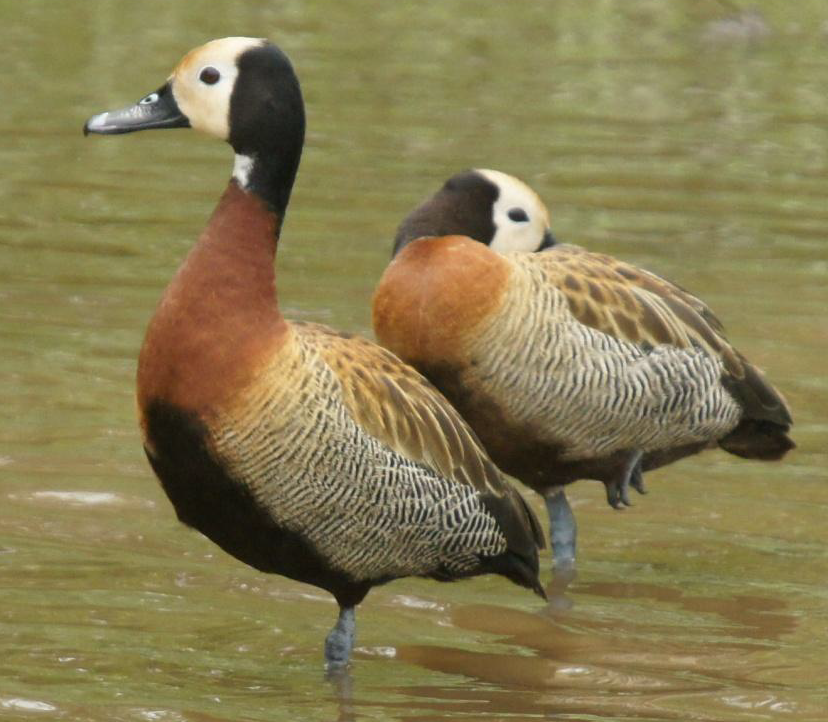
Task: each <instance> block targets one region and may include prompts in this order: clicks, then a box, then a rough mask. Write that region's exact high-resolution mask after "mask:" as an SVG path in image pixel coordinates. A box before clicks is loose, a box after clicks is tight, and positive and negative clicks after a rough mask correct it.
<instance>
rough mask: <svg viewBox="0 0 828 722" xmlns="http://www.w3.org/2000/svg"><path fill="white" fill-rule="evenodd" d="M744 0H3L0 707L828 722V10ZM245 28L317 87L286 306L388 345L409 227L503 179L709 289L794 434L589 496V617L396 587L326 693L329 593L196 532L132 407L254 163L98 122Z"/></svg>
mask: <svg viewBox="0 0 828 722" xmlns="http://www.w3.org/2000/svg"><path fill="white" fill-rule="evenodd" d="M753 5H754V6H756V7H758V9H759V13H760V14H761V18H762V19H757V18H756V17H755V16H745V17H744V18H743V20H742V22H741V23H728V22H726V21H725V22H722V21H723V20H726V18H728V17H729V16H731V15H732V14H733V13H734V12H736V11H738V9H739V7H740V3H738V2H735V1H734V2H714V1H712V0H710V1H707V0H695V1H693V2H691V1H690V0H687V1H686V2H679V1H671V2H662V1H656V0H650V1H644V0H624V1H620V0H600V1H599V0H595V1H593V2H585V1H584V0H559V1H557V2H553V1H551V0H550V1H548V2H541V1H533V0H520V1H518V0H513V1H512V2H504V1H501V2H491V3H484V2H478V1H475V2H471V1H465V0H463V1H456V0H440V2H408V1H405V2H401V1H397V2H391V1H390V0H372V1H370V2H363V1H361V0H360V1H356V0H341V1H339V2H335V1H333V0H331V1H329V2H321V1H310V2H301V1H300V0H293V1H290V2H278V1H276V0H270V1H268V2H263V1H259V0H252V1H249V2H240V1H238V2H232V3H230V2H224V3H222V2H217V1H216V0H210V1H209V2H208V1H207V0H188V1H187V2H183V0H182V1H180V2H172V1H168V2H162V0H141V2H128V1H126V0H120V1H117V0H0V28H2V29H0V37H1V38H2V41H3V49H4V54H3V58H4V63H3V66H4V67H3V73H2V80H1V81H0V83H2V86H1V87H2V97H3V112H2V116H0V118H2V120H0V128H1V129H2V136H0V149H2V156H0V157H2V166H3V173H2V176H0V197H2V202H0V405H1V406H2V413H0V718H2V719H3V720H6V719H9V720H18V719H19V720H29V719H31V720H52V719H55V720H58V719H59V720H95V721H97V720H101V721H103V720H107V721H109V720H130V721H132V720H139V721H140V720H144V721H147V720H148V721H152V720H163V721H167V720H171V721H176V722H177V721H179V720H183V721H186V722H208V721H210V722H211V721H215V720H333V719H339V720H354V719H374V720H406V721H417V722H420V721H422V722H425V721H426V720H444V719H460V720H500V719H509V720H530V719H577V720H626V719H634V720H705V721H708V720H709V721H713V720H715V721H717V722H718V721H730V720H770V719H781V720H820V719H825V718H826V717H828V712H826V710H828V691H827V690H828V587H826V577H827V576H828V553H826V542H828V531H826V518H827V517H826V514H827V513H828V469H827V467H828V451H827V450H826V439H828V422H826V409H828V380H827V379H826V356H828V321H826V308H827V307H828V284H827V283H826V282H828V209H827V208H828V207H826V202H825V199H826V197H828V151H826V148H827V147H828V84H826V78H828V60H826V54H827V53H828V8H826V5H825V3H824V2H819V1H817V0H799V1H797V2H791V0H778V1H771V2H754V3H753ZM234 34H244V35H251V34H253V35H267V36H269V37H271V38H272V39H274V40H276V41H277V42H279V43H280V44H281V45H282V47H283V48H284V49H285V50H286V51H287V52H288V53H289V55H290V56H291V57H292V59H293V60H294V63H295V65H296V68H297V71H298V73H299V75H300V77H301V79H302V82H303V87H304V92H305V97H306V101H307V106H308V120H309V134H308V143H307V147H306V151H305V156H304V160H303V164H302V168H301V170H300V174H299V179H298V182H297V186H296V191H295V193H294V197H293V202H292V205H291V210H290V213H289V216H288V222H287V225H286V227H285V232H284V236H283V242H282V244H281V246H280V256H279V274H278V275H279V286H280V292H281V298H282V306H283V308H284V309H285V311H286V313H287V314H288V315H290V316H291V317H294V318H304V319H312V320H317V321H322V322H325V323H330V324H332V325H334V326H337V327H341V328H345V329H349V330H355V331H359V332H362V333H366V334H370V312H369V308H370V297H371V292H372V289H373V286H374V284H375V282H376V280H377V279H378V277H379V275H380V273H381V272H382V269H383V267H384V265H385V263H386V262H387V258H388V254H389V249H390V243H391V239H392V237H393V232H394V228H395V226H396V224H397V222H398V221H399V220H400V219H401V218H402V216H403V215H404V214H405V213H406V212H407V211H408V210H410V208H412V207H413V205H414V204H416V203H417V202H419V201H420V200H421V199H422V198H423V197H424V196H426V195H428V194H430V193H431V192H432V191H433V190H434V189H435V188H436V187H437V185H438V184H439V183H440V182H441V181H442V180H443V179H444V178H445V177H447V176H448V175H450V174H452V173H454V172H456V171H457V170H460V169H463V168H466V167H469V166H488V167H494V168H498V169H501V170H504V171H507V172H511V173H514V174H516V175H518V176H520V177H522V178H523V179H525V180H526V181H528V182H529V183H530V184H532V185H533V186H534V187H535V188H536V189H537V190H538V191H539V193H540V194H541V196H542V197H543V198H544V199H545V200H546V201H547V203H548V204H549V206H550V208H551V211H552V217H553V225H554V229H555V232H556V234H557V236H558V237H559V238H560V239H562V240H565V241H569V242H576V243H580V244H583V245H587V246H589V247H590V248H592V249H594V250H600V251H605V252H609V253H612V254H615V255H618V256H621V257H623V258H625V259H627V260H629V261H632V262H635V263H638V264H640V265H642V266H645V267H647V268H649V269H651V270H654V271H656V272H659V273H661V274H663V275H666V276H668V277H669V278H672V279H674V280H676V281H677V282H679V283H681V284H682V285H684V286H686V287H688V288H690V289H692V290H694V291H695V292H697V293H698V294H699V295H701V296H702V297H704V298H705V299H706V300H707V301H708V302H709V303H710V304H711V305H712V306H713V308H714V309H715V310H716V311H717V313H718V314H719V315H720V316H721V318H722V319H723V321H724V322H725V324H726V326H727V328H728V330H729V334H730V337H731V338H732V339H733V340H734V341H735V342H736V343H737V345H738V346H739V347H740V348H741V349H742V350H743V351H744V352H745V353H746V354H747V355H748V356H749V357H750V358H752V359H753V360H755V361H756V362H757V363H758V364H759V365H761V366H763V367H764V368H765V369H766V370H767V372H768V374H769V376H770V377H771V378H772V379H773V380H774V382H775V383H776V384H778V386H779V387H780V388H781V389H782V390H783V391H784V393H785V394H786V395H787V396H788V398H789V400H790V403H791V405H792V407H793V410H794V416H795V418H796V426H795V429H794V437H795V439H796V441H797V442H798V444H799V449H798V450H797V451H795V452H794V453H792V454H791V455H790V456H789V458H788V459H787V460H786V461H785V462H784V463H782V464H761V463H756V462H747V461H742V460H739V459H736V458H734V457H730V456H727V455H725V454H723V453H713V452H711V453H707V454H705V455H702V456H700V457H696V458H693V459H688V460H685V461H682V462H680V463H678V464H675V465H673V466H671V467H669V468H666V469H663V470H660V471H658V472H655V473H651V474H649V475H648V483H649V487H650V489H651V493H650V494H649V496H647V497H646V498H639V499H636V505H635V506H634V507H633V508H632V509H629V510H626V511H624V512H621V513H619V512H614V511H613V510H611V509H610V508H609V507H607V506H606V504H605V503H604V501H603V490H602V488H601V487H600V485H599V484H595V483H587V482H582V483H581V484H579V485H576V486H575V487H574V488H572V491H571V498H572V499H573V504H574V505H575V507H576V512H577V514H578V518H579V522H580V544H581V546H580V555H581V556H580V567H579V577H578V579H577V580H576V582H575V583H574V585H573V586H572V588H571V590H570V592H569V594H568V597H569V601H570V602H571V608H570V609H568V610H551V609H545V608H544V606H543V605H542V603H540V602H539V600H537V599H536V598H534V597H532V596H531V595H530V594H527V593H525V592H524V591H522V590H520V589H518V588H516V587H514V586H512V585H509V584H508V583H506V582H504V581H502V580H500V579H496V578H481V579H476V580H473V581H470V582H466V583H462V584H455V585H437V584H435V583H428V582H425V581H418V580H414V581H411V580H405V581H400V582H396V583H394V584H391V585H388V586H386V587H382V588H379V589H376V590H374V591H373V592H372V593H371V594H370V595H369V597H368V599H367V600H366V602H365V603H364V604H363V605H362V606H361V607H360V610H359V613H358V635H359V638H358V645H359V648H358V650H357V652H356V654H355V661H354V664H353V667H352V670H351V675H350V678H349V679H343V680H338V681H335V682H328V681H326V680H325V679H324V675H323V671H322V663H321V649H322V640H323V638H324V635H325V633H326V632H327V630H328V628H329V627H330V625H331V624H332V622H333V620H334V616H335V612H336V608H335V605H334V604H333V602H332V600H331V599H330V598H329V597H327V595H325V594H324V593H322V592H320V591H319V590H316V589H314V588H311V587H306V586H302V585H299V584H295V583H292V582H288V581H286V580H284V579H281V578H278V577H266V576H263V575H261V574H258V573H256V572H254V571H253V570H251V569H248V568H246V567H244V566H242V565H241V564H239V563H238V562H236V561H234V560H233V559H231V558H229V557H227V556H225V555H224V554H223V553H222V552H220V551H219V550H218V549H217V548H215V547H214V546H212V545H211V544H210V543H209V542H208V541H207V540H206V539H204V538H202V537H200V536H199V535H198V534H196V533H195V532H193V531H190V530H188V529H185V528H184V527H182V526H181V525H180V524H178V522H177V521H176V520H175V518H174V515H173V513H172V510H171V507H170V506H169V504H168V502H167V501H166V499H165V497H164V496H163V494H162V492H161V491H160V489H159V487H158V485H157V483H156V482H155V480H154V479H153V477H152V475H151V473H150V470H149V468H148V466H147V464H146V462H145V460H144V458H143V453H142V451H141V448H140V441H139V436H138V432H137V429H136V423H135V412H134V400H133V384H134V375H135V359H136V355H137V351H138V348H139V345H140V342H141V338H142V334H143V329H144V327H145V324H146V322H147V320H148V318H149V316H150V314H151V313H152V309H153V307H154V304H155V302H156V300H157V298H158V296H159V294H160V292H161V290H162V288H163V286H164V285H165V283H166V282H167V280H168V279H169V277H170V276H171V274H172V273H173V271H174V269H175V267H176V265H177V263H178V262H179V260H180V259H181V258H182V256H183V255H184V254H185V253H186V251H187V249H188V247H189V245H190V244H191V243H192V242H193V240H194V238H195V236H196V235H197V233H198V232H199V230H200V228H201V226H202V225H203V223H204V222H205V219H206V217H207V215H208V214H209V212H210V210H211V208H212V207H213V205H214V203H215V201H216V198H217V196H218V194H219V193H220V191H221V189H222V187H223V186H224V183H225V182H226V179H227V177H228V176H229V173H230V166H231V162H232V161H231V156H230V152H229V149H228V148H226V147H222V146H221V144H218V143H216V142H215V141H211V140H208V139H206V138H203V137H201V136H199V135H197V134H195V133H192V132H189V131H170V132H167V133H144V134H138V135H135V136H125V137H120V138H88V139H84V138H83V137H82V135H81V132H80V131H81V126H82V124H83V121H84V120H85V119H86V118H87V117H88V116H89V115H91V114H92V113H95V112H99V111H101V110H106V109H111V108H113V107H119V106H122V105H124V104H126V103H128V102H133V101H134V100H136V99H137V98H139V97H141V96H142V95H143V94H144V93H146V92H149V91H151V90H153V89H155V88H156V87H158V86H159V85H160V84H161V83H162V82H163V80H164V78H165V77H166V75H167V73H168V72H169V70H170V69H171V68H172V66H173V65H174V64H175V63H176V62H177V61H178V59H179V57H180V56H181V55H182V54H183V53H184V52H185V51H187V50H189V49H190V48H191V47H193V46H195V45H198V44H200V43H201V42H203V41H205V40H207V39H210V38H212V37H219V36H224V35H234ZM531 500H532V503H533V504H534V506H535V508H536V509H537V510H538V511H539V512H542V511H543V510H542V506H541V504H540V501H539V499H538V498H537V497H532V499H531ZM544 564H545V567H546V570H545V578H547V579H548V577H549V558H548V556H547V557H546V558H545V562H544Z"/></svg>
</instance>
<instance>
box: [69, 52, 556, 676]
mask: <svg viewBox="0 0 828 722" xmlns="http://www.w3.org/2000/svg"><path fill="white" fill-rule="evenodd" d="M180 127H193V128H196V129H198V130H202V131H204V132H206V133H208V134H210V135H212V136H214V137H217V138H220V139H222V140H225V141H227V142H228V143H229V144H230V145H231V146H232V148H233V150H234V151H235V154H236V156H235V158H236V160H235V165H234V168H233V174H232V178H231V179H230V181H229V183H228V186H227V189H226V190H225V191H224V194H223V195H222V197H221V199H220V200H219V203H218V206H217V207H216V209H215V211H214V212H213V215H212V217H211V218H210V220H209V222H208V223H207V227H206V228H205V230H204V231H203V232H202V234H201V236H200V237H199V239H198V242H197V243H196V245H195V247H194V248H193V249H192V250H191V251H190V253H189V255H188V256H187V258H186V260H185V261H184V262H183V264H182V265H181V267H180V268H179V269H178V272H177V273H176V274H175V276H174V277H173V279H172V281H171V282H170V284H169V286H168V287H167V289H166V291H165V292H164V295H163V297H162V298H161V301H160V303H159V305H158V308H157V310H156V312H155V315H154V316H153V318H152V320H151V321H150V324H149V328H148V329H147V333H146V338H145V340H144V344H143V347H142V349H141V353H140V357H139V360H138V379H137V385H138V393H137V396H138V410H139V415H140V423H141V429H142V432H143V439H144V449H145V450H146V454H147V457H148V458H149V462H150V464H151V465H152V468H153V470H154V471H155V473H156V475H157V476H158V478H159V479H160V481H161V484H162V486H163V488H164V491H165V492H166V494H167V496H168V497H169V498H170V501H171V502H172V504H173V506H174V507H175V511H176V514H177V515H178V518H179V519H180V520H181V521H182V522H184V523H185V524H187V525H189V526H191V527H194V528H195V529H198V530H199V531H200V532H202V533H203V534H205V535H206V536H207V537H209V538H210V539H212V540H213V541H214V542H215V543H216V544H218V545H219V546H220V547H221V548H222V549H224V550H225V551H226V552H228V553H229V554H231V555H233V556H234V557H236V558H237V559H240V560H241V561H243V562H245V563H247V564H249V565H250V566H252V567H254V568H256V569H259V570H261V571H264V572H273V573H276V574H281V575H284V576H286V577H289V578H291V579H296V580H298V581H301V582H307V583H309V584H313V585H316V586H318V587H321V588H322V589H326V590H327V591H329V592H330V593H331V594H332V595H333V596H334V597H335V598H336V601H337V602H338V603H339V607H340V614H339V619H338V621H337V623H336V625H335V626H334V628H333V630H332V631H331V632H330V634H329V635H328V637H327V639H326V643H325V656H326V659H327V661H328V663H329V665H332V666H337V665H343V664H345V663H346V662H347V661H348V659H349V656H350V652H351V649H352V646H353V640H354V628H355V621H354V607H355V606H356V605H357V604H358V603H359V602H360V601H362V599H363V598H364V597H365V595H366V594H367V593H368V591H369V589H370V588H371V587H372V586H374V585H376V584H382V583H385V582H388V581H390V580H392V579H397V578H400V577H405V576H411V575H416V576H422V577H430V578H432V579H437V580H441V581H450V580H454V579H460V578H464V577H469V576H473V575H477V574H484V573H489V572H495V573H498V574H501V575H503V576H505V577H507V578H508V579H510V580H512V581H513V582H515V583H517V584H519V585H522V586H524V587H528V588H529V589H532V590H534V591H536V592H537V593H538V594H540V595H543V590H542V588H541V586H540V584H539V582H538V576H537V574H538V554H537V550H538V546H541V545H542V543H543V541H542V539H543V537H542V532H541V531H540V527H539V525H538V522H537V520H536V519H535V517H534V516H533V514H532V512H531V510H530V509H529V508H528V507H527V506H526V504H525V502H524V501H523V499H522V498H521V497H520V495H519V494H518V493H517V492H516V491H515V490H514V489H513V488H512V487H511V486H510V485H509V484H508V482H506V481H505V480H504V478H503V477H502V475H501V474H500V473H499V472H498V470H497V469H496V467H495V466H494V465H493V463H492V462H491V461H490V460H489V458H488V456H486V454H485V452H484V451H483V450H482V448H481V446H480V444H479V442H478V440H477V438H476V436H475V435H474V433H473V432H472V431H471V430H470V429H469V428H468V426H467V425H466V424H465V422H464V421H463V420H462V418H461V417H460V416H459V415H458V414H457V413H456V412H455V411H454V409H453V408H452V407H451V405H450V404H449V403H448V402H447V401H446V400H445V398H444V397H443V396H442V395H440V393H439V392H438V391H437V390H436V389H434V387H433V386H431V384H429V383H428V381H426V380H425V379H424V378H423V377H422V376H420V375H419V374H418V373H417V372H416V371H414V370H413V369H412V368H410V367H409V366H406V365H405V364H403V363H402V362H400V360H399V359H398V358H396V357H395V356H394V355H392V354H391V353H389V352H388V351H386V350H384V349H382V348H380V347H378V346H376V345H374V344H372V343H370V342H368V341H366V340H363V339H361V338H354V337H351V336H349V335H347V334H341V333H337V332H336V331H333V330H331V329H329V328H327V327H325V326H320V325H316V324H303V323H290V322H288V321H286V320H285V319H284V318H283V316H282V314H281V312H280V311H279V305H278V301H277V296H276V285H275V274H274V260H275V254H276V245H277V241H278V239H279V232H280V229H281V226H282V222H283V220H284V215H285V209H286V207H287V204H288V199H289V197H290V192H291V188H292V186H293V182H294V178H295V175H296V171H297V168H298V165H299V157H300V155H301V152H302V145H303V142H304V131H305V116H304V104H303V101H302V95H301V92H300V89H299V82H298V80H297V78H296V75H295V73H294V71H293V68H292V67H291V64H290V61H289V60H288V58H287V57H286V56H285V55H284V53H282V51H281V50H279V49H278V48H277V47H276V46H274V45H272V44H270V43H268V42H267V41H265V40H261V39H253V38H224V39H221V40H214V41H212V42H209V43H207V44H206V45H204V46H202V47H199V48H197V49H195V50H193V51H192V52H190V53H189V54H188V55H187V56H185V57H184V59H183V60H182V61H181V62H180V63H179V64H178V66H177V67H176V68H175V70H174V71H173V73H172V75H171V76H170V77H169V79H168V81H167V82H166V83H165V84H164V85H163V86H162V87H161V88H159V89H158V90H157V91H155V92H154V93H150V94H149V95H147V96H146V97H144V98H143V99H142V100H140V101H139V102H138V103H137V104H136V105H134V106H132V107H130V108H125V109H123V110H117V111H113V112H109V113H101V114H99V115H96V116H94V117H92V118H90V119H89V121H87V123H86V125H85V127H84V131H85V132H86V133H101V134H115V133H130V132H134V131H139V130H146V129H149V128H180Z"/></svg>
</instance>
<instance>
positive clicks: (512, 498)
mask: <svg viewBox="0 0 828 722" xmlns="http://www.w3.org/2000/svg"><path fill="white" fill-rule="evenodd" d="M481 498H482V500H483V503H484V504H485V506H486V508H487V509H488V510H489V512H491V514H492V516H494V518H495V519H496V520H497V522H498V524H499V526H500V529H501V531H502V532H503V535H504V536H505V537H506V545H507V549H506V551H505V552H503V553H502V554H499V555H498V556H496V557H488V558H486V559H484V560H482V561H483V564H484V567H485V568H486V569H487V571H492V572H494V573H496V574H501V575H503V576H505V577H507V578H508V579H510V580H511V581H513V582H514V583H515V584H518V585H520V586H522V587H526V588H528V589H531V590H532V591H534V592H535V593H536V594H538V595H539V596H541V597H543V598H544V599H545V598H546V595H545V594H544V591H543V587H542V586H541V584H540V580H539V579H538V574H539V572H540V563H539V561H538V550H539V549H543V547H544V544H545V542H544V537H543V529H542V527H541V525H540V522H539V521H538V518H537V517H536V516H535V513H534V512H533V511H532V509H531V508H530V507H529V505H528V504H527V503H526V501H525V500H524V498H523V497H522V496H521V495H520V494H519V493H518V492H517V490H515V489H511V488H510V489H509V493H507V494H505V495H504V496H496V495H494V494H482V495H481Z"/></svg>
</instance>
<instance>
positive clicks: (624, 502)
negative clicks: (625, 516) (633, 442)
mask: <svg viewBox="0 0 828 722" xmlns="http://www.w3.org/2000/svg"><path fill="white" fill-rule="evenodd" d="M643 456H644V452H643V451H634V452H633V453H632V455H631V456H630V458H629V461H628V462H627V464H626V465H625V466H624V470H623V471H622V473H621V475H620V478H618V479H613V480H612V481H609V482H606V489H607V504H609V505H610V506H611V507H612V508H613V509H623V508H624V507H625V506H632V502H631V501H630V487H632V488H633V489H635V490H636V491H637V492H638V493H639V494H646V493H647V489H646V488H645V487H644V475H643V473H642V470H641V458H642V457H643Z"/></svg>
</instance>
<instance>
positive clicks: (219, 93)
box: [169, 37, 265, 140]
mask: <svg viewBox="0 0 828 722" xmlns="http://www.w3.org/2000/svg"><path fill="white" fill-rule="evenodd" d="M264 42H265V41H264V40H262V39H260V38H238V37H232V38H221V39H220V40H212V41H210V42H209V43H206V44H205V45H202V46H201V47H199V48H196V49H195V50H191V51H190V52H189V53H187V55H185V56H184V58H183V59H182V60H181V62H180V63H179V64H178V65H177V66H176V68H175V70H173V72H172V75H170V79H169V82H170V87H171V88H172V93H173V97H174V98H175V102H176V103H177V104H178V107H179V109H180V110H181V112H182V113H183V114H184V115H185V116H187V119H188V120H189V121H190V125H191V126H192V127H193V128H195V129H196V130H201V131H203V132H205V133H207V134H209V135H212V136H214V137H216V138H220V139H221V140H227V139H228V138H229V137H230V97H231V95H232V94H233V87H234V86H235V84H236V78H237V77H238V74H239V69H238V65H237V64H236V61H237V60H238V58H239V56H240V55H241V54H242V53H244V52H245V51H246V50H250V49H251V48H255V47H259V46H261V45H262V44H263V43H264Z"/></svg>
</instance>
